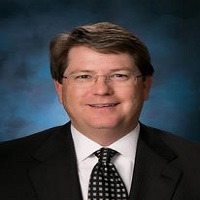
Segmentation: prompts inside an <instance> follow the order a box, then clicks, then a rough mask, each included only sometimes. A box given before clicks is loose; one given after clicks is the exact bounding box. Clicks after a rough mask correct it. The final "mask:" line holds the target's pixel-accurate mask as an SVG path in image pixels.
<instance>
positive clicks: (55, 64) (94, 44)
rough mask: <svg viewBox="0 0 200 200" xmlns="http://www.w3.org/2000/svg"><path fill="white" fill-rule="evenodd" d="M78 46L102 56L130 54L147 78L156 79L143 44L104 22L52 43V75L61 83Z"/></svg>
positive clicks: (63, 35) (115, 26) (74, 32)
mask: <svg viewBox="0 0 200 200" xmlns="http://www.w3.org/2000/svg"><path fill="white" fill-rule="evenodd" d="M75 46H86V47H89V48H91V49H93V50H95V51H97V52H100V53H116V54H117V53H129V54H130V55H132V57H133V59H134V63H135V65H136V66H137V67H138V69H139V70H140V72H141V73H142V74H143V75H144V76H152V75H153V72H154V69H153V66H152V65H151V59H150V56H149V52H148V49H147V47H146V46H145V45H144V44H143V42H142V41H140V39H139V38H137V37H136V36H134V35H133V34H132V33H131V32H128V31H127V30H125V29H124V28H122V27H120V26H118V25H115V24H112V23H108V22H101V23H96V24H91V25H86V26H80V27H77V28H75V29H73V30H72V31H71V32H70V33H62V34H59V35H58V36H57V37H56V38H54V39H53V40H52V41H51V43H50V68H51V75H52V77H53V79H55V80H58V81H59V82H60V83H62V76H63V73H64V71H65V69H66V68H67V65H68V53H69V51H70V49H71V48H72V47H75Z"/></svg>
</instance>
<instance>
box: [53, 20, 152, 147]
mask: <svg viewBox="0 0 200 200" xmlns="http://www.w3.org/2000/svg"><path fill="white" fill-rule="evenodd" d="M50 56H51V73H52V77H53V79H54V80H55V87H56V91H57V93H58V97H59V100H60V102H61V103H62V104H63V106H64V108H65V110H66V111H67V113H68V115H69V117H70V119H71V122H72V124H73V125H74V126H75V128H77V129H78V130H79V131H80V132H82V133H83V134H85V135H86V136H87V137H89V138H91V139H92V140H95V141H96V142H98V143H101V144H103V145H105V144H110V143H112V142H114V141H116V140H117V139H119V138H121V137H122V136H124V135H125V134H127V133H128V132H130V131H131V130H132V129H133V128H134V127H135V126H136V125H137V123H138V120H139V116H140V113H141V110H142V107H143V102H144V101H145V100H147V98H148V93H149V90H150V86H151V76H152V75H153V72H154V70H153V67H152V65H151V61H150V56H149V53H148V50H147V48H146V46H145V45H144V44H143V43H142V42H141V41H140V40H139V39H138V38H137V37H135V36H134V35H133V34H132V33H130V32H128V31H126V30H125V29H123V28H122V27H120V26H117V25H114V24H111V23H107V22H103V23H97V24H92V25H86V26H81V27H77V28H75V29H74V30H73V31H72V32H71V33H69V34H66V33H64V34H60V35H59V36H58V37H56V38H55V39H53V40H52V42H51V44H50ZM133 74H134V76H132V75H133ZM124 75H125V76H128V77H129V78H128V80H127V81H122V82H121V78H122V77H124ZM74 76H75V77H78V82H76V81H75V82H74V80H75V79H74ZM63 77H67V78H63ZM88 77H93V78H95V79H93V80H95V81H94V83H93V84H89V85H88V84H85V78H88ZM110 77H114V78H112V79H110ZM119 79H120V80H119ZM79 80H80V82H79ZM82 81H84V82H82ZM118 81H119V82H118ZM103 138H104V139H103ZM102 141H103V142H102Z"/></svg>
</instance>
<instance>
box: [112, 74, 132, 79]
mask: <svg viewBox="0 0 200 200" xmlns="http://www.w3.org/2000/svg"><path fill="white" fill-rule="evenodd" d="M129 77H130V75H128V74H125V73H118V74H112V75H111V76H110V78H111V79H113V80H122V81H123V80H128V79H129Z"/></svg>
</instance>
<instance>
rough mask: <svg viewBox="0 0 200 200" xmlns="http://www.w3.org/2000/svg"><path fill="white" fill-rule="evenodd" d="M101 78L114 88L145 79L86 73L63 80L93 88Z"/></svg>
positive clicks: (133, 75)
mask: <svg viewBox="0 0 200 200" xmlns="http://www.w3.org/2000/svg"><path fill="white" fill-rule="evenodd" d="M100 77H104V78H105V81H106V82H111V83H112V84H113V85H114V86H126V85H127V84H129V83H131V82H132V81H133V83H134V84H137V82H138V78H141V77H144V75H142V74H139V75H135V74H134V73H128V72H127V73H125V72H124V73H121V72H120V73H115V74H110V75H91V74H86V73H77V74H71V75H69V76H63V77H62V78H65V79H68V80H69V81H70V82H71V83H72V84H74V85H77V86H79V87H90V86H93V85H94V84H95V83H96V82H97V81H98V79H99V78H100Z"/></svg>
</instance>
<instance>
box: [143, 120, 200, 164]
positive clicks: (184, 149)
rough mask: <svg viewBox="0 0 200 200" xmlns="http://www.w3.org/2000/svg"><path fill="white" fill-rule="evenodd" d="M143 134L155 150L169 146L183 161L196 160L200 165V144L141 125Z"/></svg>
mask: <svg viewBox="0 0 200 200" xmlns="http://www.w3.org/2000/svg"><path fill="white" fill-rule="evenodd" d="M141 134H142V135H143V136H142V137H145V138H146V140H148V141H149V143H150V144H152V146H153V148H156V147H155V145H157V146H159V147H160V146H161V145H164V146H167V147H168V148H169V149H171V151H173V152H174V153H175V154H176V155H178V156H180V158H181V159H183V160H184V159H185V161H186V162H189V160H194V161H195V162H196V163H199V165H200V156H199V155H200V144H199V143H197V142H194V141H190V140H188V139H185V138H183V137H181V136H177V135H175V134H173V133H169V132H166V131H163V130H160V129H157V128H153V127H149V126H146V125H143V124H141Z"/></svg>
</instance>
